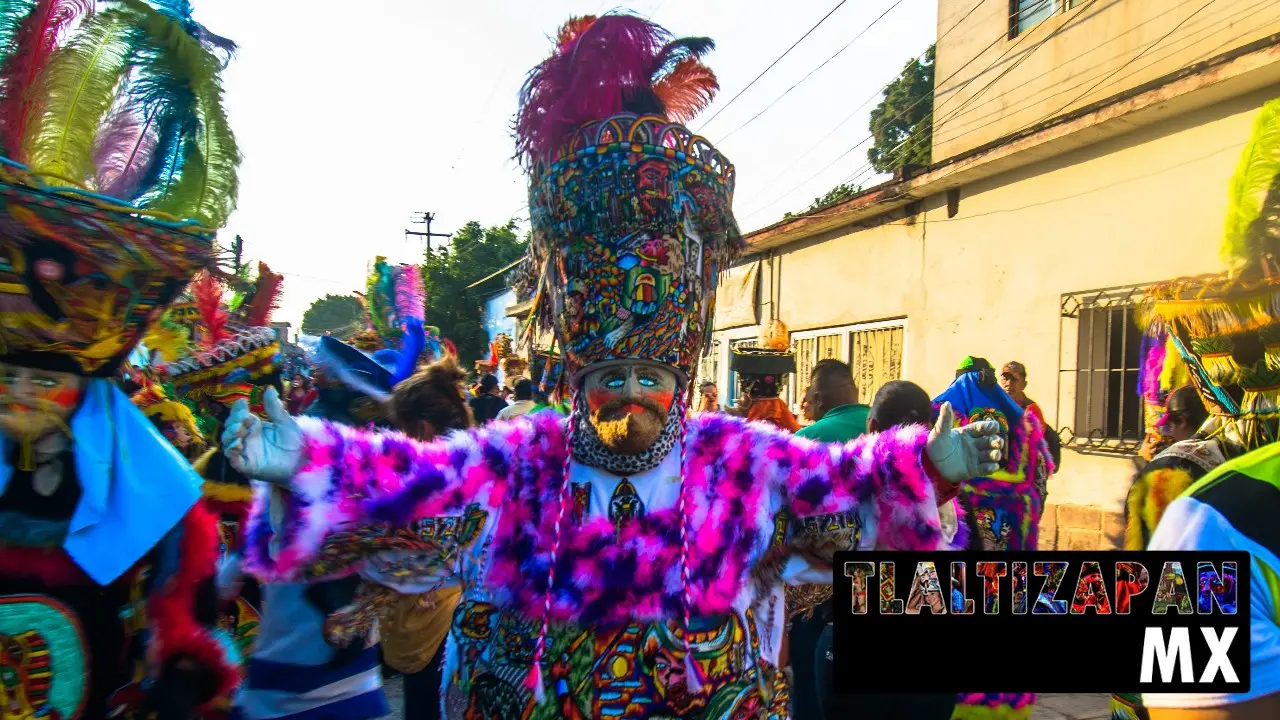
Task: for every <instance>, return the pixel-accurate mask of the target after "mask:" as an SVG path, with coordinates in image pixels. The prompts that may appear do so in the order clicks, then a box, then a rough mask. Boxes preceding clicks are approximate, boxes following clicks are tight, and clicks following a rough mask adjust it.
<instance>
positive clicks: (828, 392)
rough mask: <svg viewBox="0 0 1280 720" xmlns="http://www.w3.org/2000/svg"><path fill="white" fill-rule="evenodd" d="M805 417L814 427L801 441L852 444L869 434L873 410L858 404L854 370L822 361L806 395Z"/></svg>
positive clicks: (806, 429) (803, 433)
mask: <svg viewBox="0 0 1280 720" xmlns="http://www.w3.org/2000/svg"><path fill="white" fill-rule="evenodd" d="M803 410H804V416H805V418H806V419H809V420H812V421H813V424H812V425H808V426H806V427H803V428H800V431H799V432H797V433H796V436H797V437H802V438H808V439H810V440H817V441H819V442H839V443H843V442H848V441H850V440H853V439H854V438H856V437H858V436H859V435H862V434H863V433H865V432H867V417H868V416H869V415H870V414H871V408H870V407H869V406H867V405H862V404H859V403H858V386H857V385H855V384H854V383H853V370H852V369H851V368H850V367H849V366H848V365H846V364H845V363H842V362H840V361H839V360H832V359H827V360H820V361H819V362H818V364H817V365H814V366H813V372H812V373H811V374H810V376H809V388H808V389H807V390H806V391H805V393H804V407H803Z"/></svg>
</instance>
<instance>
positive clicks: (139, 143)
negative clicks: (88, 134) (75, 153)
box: [93, 107, 160, 198]
mask: <svg viewBox="0 0 1280 720" xmlns="http://www.w3.org/2000/svg"><path fill="white" fill-rule="evenodd" d="M151 120H152V115H151V114H148V115H147V117H145V118H139V117H138V114H137V112H136V111H135V110H133V109H132V108H128V107H122V108H119V109H117V110H116V111H115V112H114V113H113V114H112V115H111V117H110V118H108V119H107V122H106V123H105V124H104V125H103V127H102V130H101V132H99V134H98V139H97V142H96V144H95V146H94V151H93V161H94V165H95V167H97V180H98V192H101V193H103V194H104V195H110V196H111V197H118V198H127V197H132V196H133V193H134V191H135V190H137V189H138V186H139V185H140V184H141V183H142V178H143V177H144V176H145V175H146V174H147V170H148V169H149V168H150V166H151V159H152V157H153V156H154V154H155V151H156V146H157V145H158V144H159V142H160V136H159V134H158V133H157V132H156V128H155V127H154V125H153V123H152V122H151Z"/></svg>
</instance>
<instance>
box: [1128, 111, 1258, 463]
mask: <svg viewBox="0 0 1280 720" xmlns="http://www.w3.org/2000/svg"><path fill="white" fill-rule="evenodd" d="M1221 250H1222V257H1223V260H1224V262H1225V263H1226V265H1227V271H1226V272H1224V273H1221V274H1218V275H1204V276H1200V277H1191V278H1179V279H1177V280H1172V281H1170V282H1166V283H1162V284H1160V285H1157V286H1154V287H1153V288H1151V289H1150V290H1149V291H1148V292H1147V294H1146V297H1145V298H1144V302H1143V306H1142V309H1141V310H1142V318H1141V319H1142V320H1143V321H1144V322H1145V323H1146V324H1147V325H1148V332H1149V334H1151V335H1153V336H1159V335H1161V334H1164V335H1166V336H1167V337H1168V341H1169V342H1170V343H1172V344H1173V346H1174V347H1175V348H1177V350H1178V352H1179V353H1181V355H1182V357H1183V358H1184V359H1185V360H1186V363H1187V367H1188V369H1189V370H1190V377H1191V381H1192V382H1193V383H1194V384H1195V385H1196V387H1197V389H1199V391H1200V394H1201V396H1202V399H1203V400H1204V401H1205V404H1206V406H1208V407H1210V408H1216V414H1217V415H1218V416H1219V417H1220V418H1221V419H1222V421H1223V423H1224V425H1223V427H1224V428H1226V429H1227V430H1229V431H1230V433H1229V434H1230V435H1231V437H1230V438H1229V439H1230V440H1231V441H1232V442H1233V443H1234V444H1238V445H1242V446H1243V447H1244V448H1245V449H1249V448H1253V447H1257V446H1259V445H1261V444H1265V443H1268V442H1272V441H1274V440H1275V439H1276V438H1275V436H1274V435H1275V433H1274V425H1275V424H1274V422H1272V421H1274V420H1275V419H1276V418H1277V417H1278V416H1280V264H1278V262H1277V260H1278V259H1280V100H1272V101H1271V102H1268V103H1266V104H1265V105H1263V107H1262V111H1261V112H1260V113H1259V114H1258V118H1257V120H1256V121H1255V123H1254V127H1253V134H1252V136H1251V137H1250V139H1249V142H1248V144H1246V145H1245V149H1244V151H1243V152H1242V153H1241V157H1240V163H1239V165H1238V166H1237V167H1236V172H1235V175H1234V176H1233V177H1232V179H1231V184H1230V188H1229V192H1228V209H1227V221H1226V229H1225V234H1224V237H1223V240H1222V244H1221ZM1152 352H1156V351H1154V350H1153V351H1152ZM1152 364H1153V365H1154V359H1153V363H1152ZM1144 379H1145V378H1144ZM1263 421H1265V422H1263Z"/></svg>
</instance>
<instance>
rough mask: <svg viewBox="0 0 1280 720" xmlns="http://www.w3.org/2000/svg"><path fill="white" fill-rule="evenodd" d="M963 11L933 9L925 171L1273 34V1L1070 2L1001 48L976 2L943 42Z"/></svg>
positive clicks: (1277, 19)
mask: <svg viewBox="0 0 1280 720" xmlns="http://www.w3.org/2000/svg"><path fill="white" fill-rule="evenodd" d="M1056 1H1057V2H1059V3H1061V4H1062V5H1064V6H1065V5H1067V4H1068V2H1069V0H1056ZM973 2H974V0H938V36H939V37H942V38H943V39H942V42H940V43H939V44H938V49H937V65H936V69H935V78H936V80H937V82H938V87H937V88H936V92H935V97H934V118H935V120H934V130H933V159H934V161H935V162H937V161H939V160H943V159H945V158H949V157H952V156H954V155H957V154H960V153H963V152H965V151H966V150H969V149H972V148H975V147H978V146H981V145H983V144H985V143H988V142H990V141H992V140H995V139H997V138H1000V137H1003V136H1005V135H1008V134H1010V133H1013V132H1016V131H1018V130H1020V129H1023V128H1025V127H1028V126H1031V125H1035V124H1037V123H1038V122H1041V121H1043V120H1046V119H1049V118H1050V117H1052V116H1054V115H1056V114H1059V113H1061V112H1066V111H1070V110H1073V109H1075V108H1079V107H1083V106H1086V105H1089V104H1091V103H1094V102H1097V101H1099V100H1102V99H1104V98H1107V97H1110V96H1113V95H1115V94H1117V93H1120V92H1123V91H1125V90H1127V89H1131V88H1134V87H1137V86H1139V85H1142V84H1143V83H1146V82H1148V81H1151V80H1154V79H1156V78H1159V77H1162V76H1164V75H1167V74H1169V73H1172V72H1175V71H1177V70H1178V69H1180V68H1182V67H1185V66H1187V65H1190V64H1193V63H1196V62H1200V61H1203V60H1207V59H1209V58H1212V57H1215V56H1217V55H1220V54H1222V53H1225V52H1227V51H1229V50H1232V49H1234V48H1237V47H1240V46H1242V45H1246V44H1248V43H1250V42H1253V41H1255V40H1258V39H1260V38H1265V37H1266V36H1268V35H1271V34H1274V33H1277V32H1280V3H1277V2H1275V0H1216V1H1215V2H1213V3H1211V4H1209V5H1208V6H1207V7H1205V0H1074V3H1073V4H1074V7H1072V8H1070V9H1067V10H1065V11H1062V12H1059V13H1058V14H1056V15H1054V16H1053V17H1051V18H1049V19H1048V20H1046V21H1044V22H1042V23H1041V24H1040V25H1037V26H1036V27H1034V28H1032V29H1030V30H1028V31H1026V32H1024V33H1023V34H1022V35H1020V36H1017V37H1014V38H1013V39H1009V38H1008V34H1007V33H1008V18H1009V7H1010V3H1009V0H984V2H983V4H982V5H981V6H980V7H979V8H978V9H977V10H975V11H974V13H973V15H971V16H969V17H968V19H966V20H964V21H963V24H962V25H960V26H958V27H957V28H956V30H955V32H951V33H948V30H950V29H951V28H952V27H953V26H955V25H956V23H957V22H958V21H960V19H961V18H962V17H963V16H964V14H965V13H966V12H968V11H969V10H970V9H971V8H973V7H974V5H973ZM1202 7H1205V9H1204V10H1202V11H1201V10H1200V8H1202ZM1197 11H1199V12H1197ZM1193 14H1194V16H1192V15H1193ZM1188 18H1190V19H1188ZM1184 20H1185V21H1186V22H1185V23H1183V21H1184ZM1179 23H1183V24H1182V25H1181V26H1180V27H1179ZM1175 28H1176V29H1175ZM944 34H946V35H945V37H944ZM1166 35H1168V37H1165V36H1166ZM993 42H994V44H993ZM1147 48H1150V49H1149V50H1148V49H1147ZM1144 50H1145V51H1146V52H1145V54H1142V53H1143V52H1144ZM1140 54H1141V57H1139V55H1140ZM966 63H967V66H966ZM962 68H963V69H962ZM1006 73H1007V74H1006ZM953 75H954V77H952V76H953ZM1001 75H1003V77H1000V76H1001ZM1095 86H1096V87H1095Z"/></svg>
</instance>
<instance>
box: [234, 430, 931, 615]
mask: <svg viewBox="0 0 1280 720" xmlns="http://www.w3.org/2000/svg"><path fill="white" fill-rule="evenodd" d="M299 425H300V427H301V428H302V430H303V435H304V438H305V460H304V463H303V467H302V469H301V470H300V471H299V473H298V474H297V476H295V478H294V481H293V487H294V491H293V492H292V493H289V494H288V499H287V500H286V502H285V506H286V507H285V511H284V514H283V522H282V524H281V527H280V533H279V535H278V536H277V535H274V534H273V531H272V528H271V527H270V523H269V522H268V514H267V512H266V511H267V503H266V497H267V491H266V489H265V488H260V489H259V496H258V498H257V499H256V502H255V507H254V511H253V515H252V517H251V519H250V522H249V528H248V532H247V534H246V549H245V560H246V563H245V565H246V569H247V570H248V571H249V572H251V573H252V574H254V575H255V576H257V577H258V578H260V579H262V580H264V581H268V582H286V581H292V580H296V579H298V578H299V577H300V576H301V575H304V574H306V572H307V571H308V569H309V567H308V566H311V565H313V563H314V562H315V561H316V560H317V558H318V557H319V556H320V554H321V548H322V546H323V545H324V543H325V541H326V539H328V538H329V537H331V536H332V535H333V534H334V533H337V532H341V531H344V530H353V529H358V528H360V527H368V526H371V525H391V526H406V525H409V524H411V523H412V522H413V521H415V520H420V519H423V518H430V517H439V516H445V515H457V514H461V513H462V512H463V510H464V508H465V507H466V506H467V505H468V504H470V503H473V502H478V503H480V504H481V505H483V506H485V507H486V508H489V509H491V510H494V509H497V510H500V512H498V513H497V519H496V523H497V524H496V526H495V527H494V528H493V535H492V544H491V546H490V552H489V556H488V558H489V559H488V567H487V569H486V573H487V574H486V576H485V585H486V586H487V589H488V590H489V592H490V594H491V596H492V599H493V602H494V603H495V604H498V605H500V606H504V607H514V608H517V609H519V610H520V611H521V612H523V613H525V614H527V615H529V616H531V617H538V616H539V615H541V612H542V603H543V601H544V597H545V592H546V583H547V577H548V570H549V564H550V556H551V546H552V542H553V540H554V524H555V518H556V516H557V515H558V514H559V513H557V512H555V509H556V508H555V504H556V502H558V501H561V500H563V499H562V498H560V497H559V493H558V492H557V491H558V489H559V488H560V487H561V480H562V478H563V472H564V459H565V446H566V443H565V425H564V420H563V418H560V417H559V416H557V415H554V414H552V413H537V414H534V415H531V416H526V417H524V418H520V419H518V420H515V421H512V422H509V423H495V424H493V425H491V426H488V427H486V428H484V429H480V430H476V431H473V432H470V433H459V434H454V435H451V436H449V437H448V438H445V439H443V440H440V441H437V442H434V443H428V444H423V443H417V442H414V441H412V440H409V439H408V438H406V437H404V436H403V435H399V434H395V433H383V434H375V433H370V432H365V431H361V430H355V429H352V428H347V427H342V426H337V425H332V424H329V423H325V422H322V421H317V420H314V419H299ZM685 438H686V441H687V443H688V450H687V452H686V454H685V467H684V480H683V481H684V482H685V483H686V512H687V513H688V519H689V527H690V534H689V545H690V549H689V560H690V567H689V576H690V577H689V598H690V600H691V610H692V611H693V613H694V614H696V615H703V616H706V615H722V614H725V613H727V612H729V611H730V610H731V608H732V606H733V604H734V601H735V600H736V599H737V598H738V597H739V595H740V594H741V593H742V592H743V591H744V589H746V588H748V585H749V581H750V578H751V574H752V571H753V569H754V567H755V565H756V563H757V562H758V561H759V560H760V559H761V558H762V557H763V555H764V554H765V551H766V550H767V548H768V545H769V541H770V538H771V534H772V529H773V517H774V515H775V514H776V513H777V512H778V511H780V510H781V509H782V507H783V505H784V504H785V505H786V506H788V507H789V509H790V512H791V513H792V514H793V515H794V516H795V517H797V518H804V517H810V516H815V515H825V514H829V513H835V512H843V511H849V510H853V509H855V508H857V507H858V506H859V505H862V504H865V503H875V504H876V508H877V516H878V528H877V531H878V535H877V537H878V545H879V547H881V548H884V549H892V550H939V549H946V548H947V544H946V543H945V542H944V540H943V538H942V533H941V528H940V526H939V522H938V515H937V505H936V499H935V496H934V492H933V484H932V482H931V481H930V480H929V478H928V476H927V475H926V473H925V471H924V468H923V467H922V465H921V456H922V452H923V449H924V444H925V441H926V439H927V430H926V429H924V428H921V427H914V426H909V427H903V428H898V429H895V430H893V431H890V432H887V433H882V434H879V435H867V436H863V437H862V438H859V439H857V440H854V441H852V442H850V443H848V444H845V445H825V444H820V443H815V442H811V441H808V440H803V439H800V438H795V437H793V436H791V435H789V434H787V433H784V432H781V431H778V430H776V429H774V428H772V427H771V426H767V425H762V424H756V423H747V422H745V421H743V420H740V419H738V418H733V417H729V416H724V415H702V416H698V417H696V418H694V419H691V420H690V421H689V422H688V425H687V432H686V435H685ZM680 520H681V518H680V517H679V514H678V512H677V510H676V508H674V507H673V508H664V509H658V510H653V511H651V512H649V513H647V514H646V515H645V516H643V517H642V518H639V519H637V520H636V521H633V522H632V523H630V524H628V525H627V526H626V527H625V528H624V529H623V530H622V532H621V533H620V534H615V528H614V526H613V524H612V523H610V522H609V520H608V519H607V518H603V517H601V518H593V519H590V520H588V521H587V522H585V523H583V524H568V525H567V526H562V528H561V537H560V547H559V552H558V554H557V562H556V585H555V588H554V590H553V592H552V606H551V613H550V615H549V619H550V620H551V621H552V622H577V623H585V624H594V623H613V622H624V621H628V620H635V619H640V620H659V619H667V618H677V617H679V616H680V614H681V612H682V608H681V603H680V597H681V589H682V583H681V578H680V559H679V555H680ZM272 540H276V541H277V542H278V544H279V550H278V552H277V554H276V556H275V557H274V558H273V557H272V556H271V554H270V553H269V552H268V549H269V547H270V545H271V542H272ZM357 554H358V553H357ZM358 563H359V560H355V561H352V562H350V563H347V565H346V566H345V567H339V566H330V567H328V568H326V569H325V572H324V573H323V575H324V576H338V575H341V574H346V573H350V572H354V571H356V570H358V569H359V567H358ZM310 569H312V570H313V569H314V568H310Z"/></svg>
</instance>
